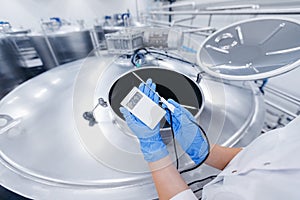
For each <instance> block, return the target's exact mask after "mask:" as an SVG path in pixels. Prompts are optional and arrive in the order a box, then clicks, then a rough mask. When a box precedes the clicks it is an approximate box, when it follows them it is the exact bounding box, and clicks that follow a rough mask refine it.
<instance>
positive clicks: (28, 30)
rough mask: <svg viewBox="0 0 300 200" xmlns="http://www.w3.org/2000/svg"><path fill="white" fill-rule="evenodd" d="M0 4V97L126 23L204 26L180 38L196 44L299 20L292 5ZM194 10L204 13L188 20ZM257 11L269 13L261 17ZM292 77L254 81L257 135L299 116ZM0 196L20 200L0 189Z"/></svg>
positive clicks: (200, 0)
mask: <svg viewBox="0 0 300 200" xmlns="http://www.w3.org/2000/svg"><path fill="white" fill-rule="evenodd" d="M0 3H1V11H0V98H3V97H5V95H7V94H8V93H9V92H11V91H13V90H14V89H15V88H17V87H18V85H20V84H22V83H24V82H26V81H28V80H31V79H33V78H35V77H36V76H39V75H40V74H43V73H45V72H46V71H48V70H52V69H53V68H56V67H64V66H63V64H66V63H70V62H74V61H76V60H79V59H84V58H85V57H88V56H93V55H90V52H91V51H92V50H93V49H95V48H100V49H101V50H105V49H106V48H107V46H106V41H105V35H104V34H110V33H113V32H116V31H120V30H122V28H124V27H126V26H129V25H127V24H126V23H127V22H126V20H124V19H126V18H130V19H131V24H130V26H140V25H141V24H143V25H145V24H146V25H148V26H159V27H171V26H174V27H175V26H177V25H178V24H180V26H179V25H178V27H180V28H181V29H183V30H184V29H189V30H190V29H191V27H193V28H203V27H204V28H205V27H206V28H210V29H208V31H200V32H198V33H196V34H193V32H191V33H187V35H188V36H189V37H192V38H193V40H196V41H197V44H200V43H201V42H202V41H204V40H205V39H206V37H208V36H209V35H210V34H212V33H213V32H215V31H216V30H218V29H220V28H223V27H225V26H228V25H230V24H231V23H234V22H238V21H240V20H245V19H249V18H257V17H265V16H267V17H269V16H271V17H278V16H283V17H288V18H292V19H295V20H300V1H299V0H298V1H297V0H294V1H293V0H288V1H280V0H264V1H262V0H252V1H251V0H241V1H231V0H195V1H186V0H160V1H159V0H147V1H144V0H122V1H117V0H110V1H105V0H76V1H72V0H47V1H46V0H26V1H24V0H9V1H8V0H0ZM169 5H178V6H174V7H168V6H169ZM164 6H165V7H164ZM205 8H210V9H206V10H205ZM201 9H202V10H205V12H206V13H205V14H201V15H193V12H197V11H199V10H200V11H201ZM264 9H268V10H267V11H268V12H269V11H270V10H271V11H272V12H271V13H268V12H266V13H264ZM157 11H158V12H157ZM159 11H166V12H180V11H190V14H189V15H188V14H187V15H176V14H175V15H168V14H159ZM155 12H157V13H155ZM218 12H224V13H223V14H220V13H218ZM234 12H237V13H238V14H234ZM243 12H244V14H243ZM289 12H290V13H289ZM57 26H66V27H67V28H66V29H63V31H64V33H66V34H68V35H67V36H66V37H70V39H67V40H62V41H60V42H55V40H54V39H53V38H55V37H57V38H59V37H60V34H61V32H60V31H61V30H62V29H60V30H58V29H57ZM78 31H79V32H80V33H81V34H82V35H83V38H84V39H80V41H78V40H76V36H75V32H76V33H77V32H78ZM45 35H47V37H45ZM73 36H74V37H73ZM74 38H75V39H74ZM64 42H65V43H64ZM77 42H79V43H80V44H79V43H77ZM185 42H186V41H185ZM71 43H72V44H71ZM181 47H182V48H185V49H186V50H187V51H197V50H198V48H199V47H198V46H193V44H189V43H188V42H187V43H183V44H182V46H181ZM67 51H69V52H67ZM66 52H67V53H66ZM61 65H62V66H61ZM299 76H300V68H298V69H295V70H293V71H291V72H288V73H285V74H283V75H280V76H277V77H274V78H269V79H265V80H257V81H256V84H257V85H258V86H259V87H261V86H262V84H264V83H265V85H263V87H261V89H262V90H263V92H264V101H265V105H266V113H265V118H264V125H263V128H262V130H261V132H262V133H263V132H266V131H268V130H271V129H275V128H279V127H283V126H285V125H286V124H287V123H288V122H289V121H291V120H292V119H293V118H295V117H296V116H297V115H299V114H300V90H299V88H298V87H299ZM0 199H25V197H21V196H18V195H17V194H15V193H13V192H10V191H8V190H6V189H4V188H1V191H0Z"/></svg>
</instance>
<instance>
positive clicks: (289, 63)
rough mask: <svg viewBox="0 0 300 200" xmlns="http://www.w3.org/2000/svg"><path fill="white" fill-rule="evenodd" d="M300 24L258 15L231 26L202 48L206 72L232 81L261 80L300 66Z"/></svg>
mask: <svg viewBox="0 0 300 200" xmlns="http://www.w3.org/2000/svg"><path fill="white" fill-rule="evenodd" d="M299 34H300V24H299V22H298V21H296V20H292V19H285V18H275V17H272V18H255V19H250V20H249V19H248V20H245V21H241V22H237V23H235V24H232V25H230V26H227V27H225V28H223V29H221V30H219V31H217V32H215V33H213V34H212V35H211V36H210V37H208V38H207V39H206V40H205V41H204V42H203V44H202V45H201V47H200V48H199V51H198V54H197V59H198V64H199V65H200V66H201V67H202V68H203V70H204V71H206V72H207V73H209V74H211V75H212V76H217V77H220V78H224V79H229V80H258V79H263V78H268V77H272V76H276V75H279V74H282V73H284V72H288V71H290V70H292V69H294V68H295V67H298V66H299V65H300V60H299V56H300V42H299V40H298V37H299Z"/></svg>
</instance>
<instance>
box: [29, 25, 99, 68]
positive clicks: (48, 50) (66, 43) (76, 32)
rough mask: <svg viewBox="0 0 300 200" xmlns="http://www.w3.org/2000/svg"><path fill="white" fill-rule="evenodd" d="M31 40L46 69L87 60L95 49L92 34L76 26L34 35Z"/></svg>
mask: <svg viewBox="0 0 300 200" xmlns="http://www.w3.org/2000/svg"><path fill="white" fill-rule="evenodd" d="M30 39H31V42H32V44H33V46H34V47H35V49H36V51H37V52H38V54H39V56H40V58H41V60H42V62H43V65H44V67H45V69H51V68H53V67H56V66H58V65H61V64H65V63H68V62H71V61H74V60H78V59H82V58H85V57H86V56H88V55H89V53H90V52H91V51H92V50H93V48H94V46H93V40H92V36H91V32H90V31H89V30H87V29H80V28H79V27H76V26H66V27H63V28H60V29H58V30H55V31H49V30H45V31H44V32H41V33H32V34H31V36H30Z"/></svg>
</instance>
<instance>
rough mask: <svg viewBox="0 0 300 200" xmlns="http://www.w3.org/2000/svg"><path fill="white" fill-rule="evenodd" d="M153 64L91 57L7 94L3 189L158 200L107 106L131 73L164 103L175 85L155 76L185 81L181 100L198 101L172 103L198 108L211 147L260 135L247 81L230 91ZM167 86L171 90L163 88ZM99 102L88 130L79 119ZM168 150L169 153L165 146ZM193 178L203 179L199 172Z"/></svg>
mask: <svg viewBox="0 0 300 200" xmlns="http://www.w3.org/2000/svg"><path fill="white" fill-rule="evenodd" d="M153 65H155V63H154V64H153ZM153 65H152V66H151V67H149V66H145V67H142V68H138V69H137V68H133V67H132V65H131V62H130V59H126V58H118V57H113V56H111V55H102V56H101V57H90V58H87V59H86V60H80V61H76V62H73V63H68V64H65V65H63V66H61V67H59V68H55V69H53V70H51V71H48V72H46V73H44V74H42V75H40V76H38V77H36V78H33V79H32V80H30V81H28V82H26V83H25V84H23V85H21V86H20V87H18V88H17V89H16V90H15V91H13V92H12V93H10V94H9V95H7V96H6V97H5V98H4V99H3V100H2V101H1V103H0V113H1V114H2V118H0V119H1V120H2V121H6V122H5V123H6V125H5V126H4V127H2V129H1V130H2V132H1V134H0V136H1V138H0V149H1V155H0V163H1V165H0V168H1V171H2V172H3V173H1V175H0V176H1V177H0V180H1V181H3V182H2V184H3V185H4V186H5V187H7V188H9V189H11V190H13V191H15V192H17V193H19V194H22V195H24V196H27V197H30V198H33V199H69V198H72V199H153V198H157V194H156V191H155V187H154V185H153V183H152V179H151V174H150V173H149V171H148V168H147V164H146V163H145V161H144V160H143V156H142V155H141V153H140V150H139V145H138V141H137V139H136V138H135V136H133V135H132V134H130V132H128V131H126V130H125V128H124V124H123V123H121V121H122V119H121V117H120V115H119V114H117V111H116V110H117V107H118V106H115V107H114V102H113V101H114V100H115V99H114V96H113V95H114V94H117V93H118V91H116V87H117V85H118V84H117V83H118V82H120V81H121V82H122V79H123V78H124V77H126V76H127V75H128V74H129V72H131V71H136V72H137V73H139V74H140V75H141V76H143V78H147V77H148V76H153V78H154V80H155V81H158V82H160V84H159V85H161V86H159V88H160V90H162V91H161V92H162V94H164V95H167V94H171V95H170V96H171V97H172V93H174V91H172V90H173V89H175V90H176V86H178V87H180V83H174V80H173V81H171V80H172V75H171V76H170V77H169V76H168V75H167V73H166V74H163V73H161V75H163V76H160V75H159V73H158V74H157V72H163V71H168V70H170V71H174V72H171V73H173V76H175V77H176V78H175V79H177V78H179V79H182V78H183V79H185V81H186V83H185V84H187V85H188V87H190V92H188V93H186V94H187V95H192V96H194V97H195V96H196V95H195V94H200V97H198V98H196V99H194V100H191V99H189V96H185V95H184V92H183V91H181V92H183V94H182V98H183V99H181V98H180V99H179V101H186V102H185V103H186V104H190V102H188V101H190V100H191V101H192V103H191V104H192V105H194V106H195V107H197V108H198V111H199V113H198V115H199V116H198V117H197V118H198V120H199V121H200V123H201V124H202V125H203V127H204V128H205V130H206V131H207V132H208V136H209V138H210V140H211V142H212V143H214V142H218V143H220V144H224V143H226V142H227V145H228V146H229V145H233V144H234V143H236V142H238V140H239V139H240V138H238V137H237V138H236V139H234V140H232V141H229V140H230V138H231V137H232V136H233V135H235V134H236V133H238V134H239V135H240V136H241V135H242V134H245V135H247V134H248V135H250V137H251V138H254V137H256V136H257V134H259V132H260V129H261V126H262V121H263V120H262V119H263V116H264V109H263V100H262V96H261V95H260V93H259V92H258V90H257V88H255V86H254V85H253V84H252V83H250V82H247V83H245V84H237V85H235V84H234V85H232V84H224V83H222V82H218V81H215V80H214V79H211V78H210V77H203V78H202V80H201V82H200V84H198V83H197V82H196V73H195V68H193V67H192V66H191V65H188V64H183V63H181V62H178V61H174V60H170V59H167V58H166V59H164V60H162V61H160V62H159V63H156V65H155V66H156V67H155V68H153V67H154V66H153ZM179 66H180V67H179ZM152 70H153V71H154V72H152ZM151 73H152V74H151ZM155 74H156V75H155ZM177 76H178V77H177ZM173 78H174V77H173ZM130 79H131V78H130ZM133 81H134V82H135V83H134V84H137V83H138V82H137V81H136V80H133ZM175 82H176V81H175ZM170 83H172V84H173V89H172V90H171V91H169V90H168V89H165V88H164V86H165V85H166V84H170ZM172 84H171V85H172ZM174 84H176V85H174ZM121 85H124V84H121ZM169 86H170V85H169ZM118 88H119V87H118ZM119 89H120V91H122V92H123V90H124V88H119ZM175 93H176V95H177V92H176V91H175ZM175 93H174V94H175ZM190 93H191V94H190ZM201 95H203V99H202V98H201ZM117 96H118V94H117ZM179 96H180V95H179ZM99 97H102V98H103V99H104V100H105V101H107V102H109V103H108V106H107V107H98V108H97V109H96V110H95V118H96V120H97V122H98V123H97V124H96V125H95V126H93V127H90V126H89V125H88V122H87V121H85V120H84V119H83V117H82V114H83V113H84V112H85V111H87V110H91V109H93V107H94V106H95V105H96V104H97V102H98V98H99ZM166 97H167V96H166ZM204 99H205V100H204ZM237 99H239V101H238V102H236V100H237ZM24 102H26V103H24ZM193 102H194V103H193ZM232 102H236V103H234V104H233V103H232ZM202 106H203V111H202V112H200V111H201V107H202ZM194 114H195V115H197V112H194ZM117 117H119V119H117ZM256 120H257V121H256ZM168 148H169V151H170V152H172V145H171V144H170V143H169V144H168ZM180 163H181V164H180V167H181V169H185V168H188V167H191V166H193V164H192V161H191V160H189V159H188V158H187V157H186V156H182V157H181V158H180ZM197 172H202V173H201V174H202V175H203V176H206V175H207V173H208V172H207V171H206V168H205V166H202V167H201V168H198V169H197ZM191 173H194V172H191ZM189 177H190V176H187V178H186V179H187V180H188V179H189ZM74 194H76V195H74Z"/></svg>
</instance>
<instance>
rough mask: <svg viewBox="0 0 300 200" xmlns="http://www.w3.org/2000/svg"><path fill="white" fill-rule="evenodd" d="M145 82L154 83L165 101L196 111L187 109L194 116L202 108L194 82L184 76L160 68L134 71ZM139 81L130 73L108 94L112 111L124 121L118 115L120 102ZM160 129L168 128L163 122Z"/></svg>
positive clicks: (199, 94) (119, 80)
mask: <svg viewBox="0 0 300 200" xmlns="http://www.w3.org/2000/svg"><path fill="white" fill-rule="evenodd" d="M134 72H135V73H136V74H137V75H138V76H140V77H141V78H142V79H143V80H144V81H145V82H146V80H147V79H148V78H151V79H152V80H153V82H154V83H156V91H157V92H158V93H159V94H160V96H162V97H164V98H165V99H169V98H171V99H174V100H175V101H177V102H179V103H180V104H182V105H188V106H191V107H195V108H197V109H188V110H189V111H190V112H191V113H192V114H193V115H196V114H197V112H198V111H199V109H200V108H201V106H202V102H203V99H202V94H201V91H200V89H199V88H198V86H197V85H196V83H195V82H193V81H191V80H190V79H189V78H187V77H186V76H184V75H182V74H180V73H177V72H174V71H171V70H167V69H161V68H141V69H138V70H136V71H134ZM140 83H141V81H140V80H139V79H137V78H136V77H135V76H134V75H133V74H132V73H128V74H125V75H124V76H122V77H120V78H119V79H118V80H117V81H116V82H115V83H114V84H113V86H112V87H111V89H110V92H109V103H110V105H111V107H112V109H113V111H114V112H115V113H116V114H117V115H118V116H119V117H120V118H122V119H123V120H124V118H123V115H122V114H121V113H120V111H119V108H120V107H121V104H120V103H121V101H122V100H123V99H124V97H125V96H126V95H127V94H128V93H129V91H130V90H131V89H132V88H133V87H134V86H136V87H138V86H139V85H140ZM161 126H162V127H169V125H168V124H167V123H165V120H164V121H163V122H162V123H161Z"/></svg>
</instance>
